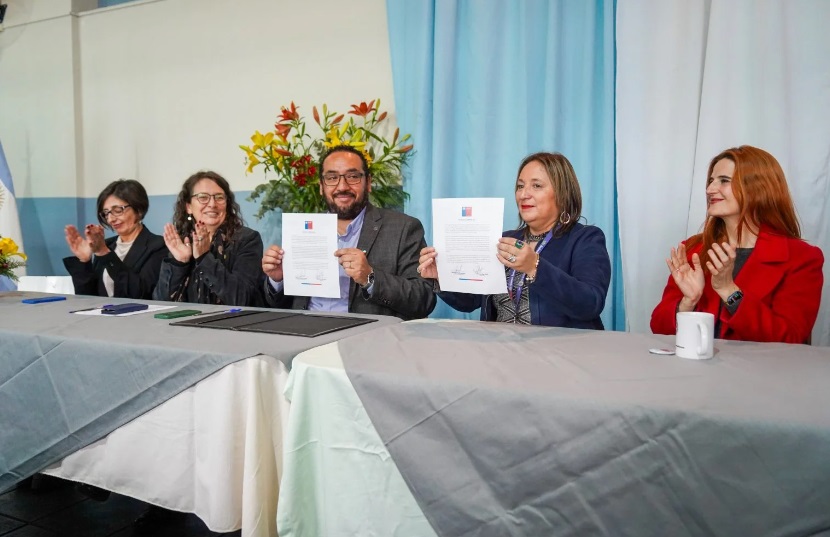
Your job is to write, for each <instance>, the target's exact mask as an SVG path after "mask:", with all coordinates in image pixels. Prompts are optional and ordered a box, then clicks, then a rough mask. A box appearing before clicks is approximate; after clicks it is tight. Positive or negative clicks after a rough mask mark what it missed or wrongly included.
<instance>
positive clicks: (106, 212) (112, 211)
mask: <svg viewBox="0 0 830 537" xmlns="http://www.w3.org/2000/svg"><path fill="white" fill-rule="evenodd" d="M130 208H132V205H130V204H129V203H127V204H125V205H113V206H112V207H110V208H109V209H104V210H103V211H101V212H100V213H98V215H99V216H100V217H101V219H103V220H104V221H106V220H107V219H109V217H110V215H113V216H121V215H122V214H124V211H126V210H127V209H130ZM116 209H117V210H116Z"/></svg>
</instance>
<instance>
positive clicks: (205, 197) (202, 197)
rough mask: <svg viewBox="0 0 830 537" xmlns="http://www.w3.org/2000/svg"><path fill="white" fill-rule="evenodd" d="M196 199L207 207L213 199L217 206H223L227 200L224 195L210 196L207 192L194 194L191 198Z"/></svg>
mask: <svg viewBox="0 0 830 537" xmlns="http://www.w3.org/2000/svg"><path fill="white" fill-rule="evenodd" d="M193 198H196V201H198V202H199V203H201V204H202V205H207V204H208V203H209V202H210V198H213V201H215V202H216V203H217V204H219V205H221V204H223V203H225V201H226V200H227V198H226V197H225V195H224V194H208V193H207V192H199V193H198V194H193V195H192V196H190V199H193Z"/></svg>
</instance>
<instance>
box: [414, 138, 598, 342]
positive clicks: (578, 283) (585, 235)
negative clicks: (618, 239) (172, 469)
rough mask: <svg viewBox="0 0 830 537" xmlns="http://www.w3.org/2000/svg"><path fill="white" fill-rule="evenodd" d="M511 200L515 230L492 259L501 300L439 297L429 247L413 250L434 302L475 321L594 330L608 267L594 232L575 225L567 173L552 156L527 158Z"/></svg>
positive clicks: (577, 195) (572, 185)
mask: <svg viewBox="0 0 830 537" xmlns="http://www.w3.org/2000/svg"><path fill="white" fill-rule="evenodd" d="M515 192H516V206H517V208H518V210H519V222H520V225H519V228H518V229H516V230H511V231H505V232H504V233H503V236H502V238H501V239H499V242H498V244H497V245H496V249H495V252H494V254H495V255H496V257H497V258H498V260H499V262H500V263H501V264H502V265H504V274H505V278H506V279H507V293H504V294H497V295H473V294H467V293H449V292H441V291H440V290H439V289H438V286H437V284H438V270H437V267H436V263H437V262H440V261H439V260H438V256H437V253H436V251H435V248H433V247H431V246H430V247H427V248H424V249H423V250H421V257H420V259H419V261H418V263H419V265H418V272H419V273H420V274H421V277H423V278H430V279H433V280H435V283H434V288H435V289H436V291H437V292H438V296H439V297H441V299H442V300H443V301H444V302H446V303H447V304H449V305H450V306H451V307H453V308H454V309H457V310H459V311H466V312H469V311H473V310H475V309H476V308H481V320H482V321H500V322H508V323H516V324H535V325H543V326H564V327H570V328H590V329H594V330H602V329H603V324H602V320H601V319H600V317H599V316H600V313H602V309H603V307H604V306H605V296H606V294H607V293H608V286H609V284H610V283H611V261H610V260H609V258H608V250H606V248H605V235H604V234H603V232H602V230H601V229H599V228H598V227H596V226H589V225H583V224H581V223H580V222H579V219H580V215H581V214H582V193H581V191H580V188H579V181H577V178H576V172H574V169H573V166H571V163H570V162H569V161H568V159H567V158H565V157H564V156H563V155H561V154H559V153H535V154H533V155H529V156H528V157H526V158H525V159H524V160H523V161H522V163H521V164H520V165H519V171H518V173H517V176H516V183H515Z"/></svg>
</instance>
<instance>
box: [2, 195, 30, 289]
mask: <svg viewBox="0 0 830 537" xmlns="http://www.w3.org/2000/svg"><path fill="white" fill-rule="evenodd" d="M3 201H4V196H3V188H2V187H0V209H2V208H3ZM15 257H17V258H19V259H15ZM24 265H26V254H24V253H23V252H19V251H18V246H17V243H16V242H14V241H13V240H12V239H10V238H9V237H3V236H2V235H0V276H5V277H7V278H9V279H10V280H11V281H13V282H16V281H17V274H15V273H14V269H16V268H20V267H22V266H24Z"/></svg>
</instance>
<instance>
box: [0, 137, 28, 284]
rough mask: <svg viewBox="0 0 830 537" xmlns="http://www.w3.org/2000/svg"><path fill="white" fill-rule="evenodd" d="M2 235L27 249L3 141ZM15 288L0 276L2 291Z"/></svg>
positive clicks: (0, 167) (0, 155) (20, 273)
mask: <svg viewBox="0 0 830 537" xmlns="http://www.w3.org/2000/svg"><path fill="white" fill-rule="evenodd" d="M0 237H9V238H10V239H12V240H13V241H14V242H15V243H17V247H18V250H19V251H21V252H25V251H26V250H25V249H24V248H23V233H22V232H21V230H20V218H19V217H18V215H17V202H16V201H15V198H14V184H12V173H11V171H9V164H8V162H6V154H5V153H4V152H3V142H0ZM25 270H26V269H25V268H19V269H17V271H16V272H17V275H18V276H24V275H25V274H26V272H25ZM14 289H17V286H16V285H15V284H14V282H13V281H11V280H9V279H8V278H4V277H2V276H0V291H11V290H14Z"/></svg>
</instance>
